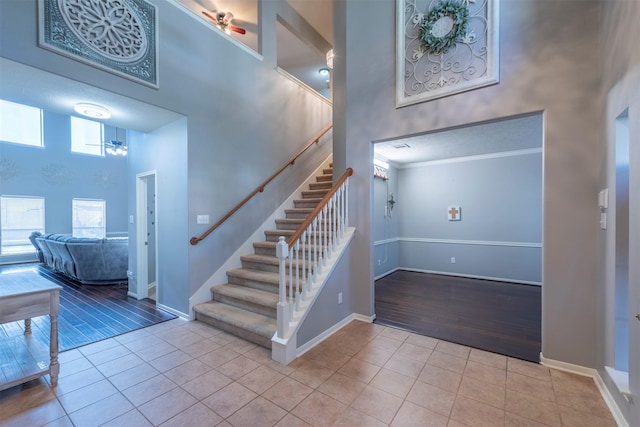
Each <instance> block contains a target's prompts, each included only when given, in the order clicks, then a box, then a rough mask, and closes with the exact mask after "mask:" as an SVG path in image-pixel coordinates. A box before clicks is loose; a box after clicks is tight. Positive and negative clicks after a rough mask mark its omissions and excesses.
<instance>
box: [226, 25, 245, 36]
mask: <svg viewBox="0 0 640 427" xmlns="http://www.w3.org/2000/svg"><path fill="white" fill-rule="evenodd" d="M228 28H229V29H230V30H231V31H234V32H236V33H238V34H246V33H247V30H245V29H244V28H242V27H236V26H235V25H229V26H228Z"/></svg>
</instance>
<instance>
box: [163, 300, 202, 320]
mask: <svg viewBox="0 0 640 427" xmlns="http://www.w3.org/2000/svg"><path fill="white" fill-rule="evenodd" d="M156 307H157V308H160V309H162V310H164V311H167V312H169V313H171V314H174V315H176V316H178V317H180V318H182V319H185V320H193V319H190V318H189V315H188V314H187V313H183V312H181V311H178V310H175V309H173V308H171V307H167V306H166V305H163V304H157V303H156Z"/></svg>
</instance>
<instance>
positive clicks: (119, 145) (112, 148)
mask: <svg viewBox="0 0 640 427" xmlns="http://www.w3.org/2000/svg"><path fill="white" fill-rule="evenodd" d="M102 144H103V145H104V151H106V152H107V154H111V155H112V156H126V155H127V151H128V150H127V145H126V144H125V143H124V142H122V141H118V140H116V139H112V140H111V141H104V142H103V143H102Z"/></svg>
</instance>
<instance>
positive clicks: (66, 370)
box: [58, 356, 95, 379]
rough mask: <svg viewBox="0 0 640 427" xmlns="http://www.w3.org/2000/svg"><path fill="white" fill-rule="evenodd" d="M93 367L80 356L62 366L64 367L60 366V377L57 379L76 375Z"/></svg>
mask: <svg viewBox="0 0 640 427" xmlns="http://www.w3.org/2000/svg"><path fill="white" fill-rule="evenodd" d="M94 367H95V366H93V364H92V363H91V362H89V361H88V360H87V358H86V357H84V356H82V357H81V358H78V359H74V360H71V361H70V362H67V363H65V364H64V366H63V365H62V364H61V365H60V376H59V377H58V379H61V378H62V377H64V376H67V375H73V374H77V373H78V372H82V371H86V370H87V369H92V368H94Z"/></svg>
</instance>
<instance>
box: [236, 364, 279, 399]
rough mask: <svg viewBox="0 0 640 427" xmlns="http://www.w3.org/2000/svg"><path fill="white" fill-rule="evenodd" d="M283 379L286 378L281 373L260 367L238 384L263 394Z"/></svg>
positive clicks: (241, 379)
mask: <svg viewBox="0 0 640 427" xmlns="http://www.w3.org/2000/svg"><path fill="white" fill-rule="evenodd" d="M249 360H250V359H249ZM282 378H284V375H282V374H281V373H280V372H278V371H274V370H273V369H271V368H268V367H266V366H259V367H258V368H256V369H254V370H253V371H251V372H249V373H248V374H246V375H245V376H243V377H242V378H240V379H239V380H238V382H239V383H240V384H242V385H243V386H245V387H246V388H248V389H249V390H251V391H253V392H255V393H258V394H262V393H263V392H265V391H266V390H267V389H269V388H270V387H271V386H273V385H274V384H276V383H277V382H278V381H280V380H281V379H282Z"/></svg>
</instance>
